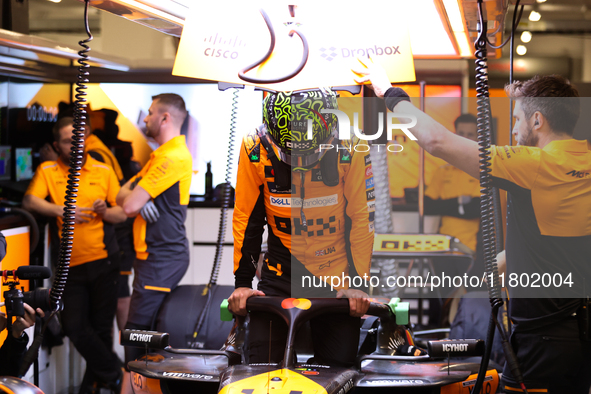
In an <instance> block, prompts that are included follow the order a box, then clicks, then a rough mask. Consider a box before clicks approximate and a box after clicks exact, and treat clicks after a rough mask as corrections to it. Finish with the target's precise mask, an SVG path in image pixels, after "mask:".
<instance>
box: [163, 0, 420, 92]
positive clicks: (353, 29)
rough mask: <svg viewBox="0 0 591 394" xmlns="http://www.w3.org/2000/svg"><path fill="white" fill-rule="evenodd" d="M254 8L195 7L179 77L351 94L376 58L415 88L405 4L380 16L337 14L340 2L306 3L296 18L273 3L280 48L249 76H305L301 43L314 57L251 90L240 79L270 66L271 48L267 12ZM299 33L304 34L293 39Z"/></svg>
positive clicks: (394, 78) (383, 6)
mask: <svg viewBox="0 0 591 394" xmlns="http://www.w3.org/2000/svg"><path fill="white" fill-rule="evenodd" d="M250 3H251V2H231V3H230V4H231V5H228V3H215V4H213V3H212V4H204V3H202V2H195V4H194V5H193V6H192V7H191V10H190V12H189V15H188V16H187V18H186V19H185V25H184V28H183V33H182V36H181V41H180V45H179V50H178V53H177V57H176V60H175V65H174V69H173V74H174V75H179V76H185V77H192V78H198V79H206V80H212V81H221V82H228V83H234V84H241V85H243V84H246V85H256V86H261V87H266V88H269V89H273V90H283V91H289V90H299V89H308V88H315V87H318V86H347V85H355V84H356V82H355V80H354V75H352V73H351V71H350V70H351V68H352V67H353V66H354V65H355V64H356V63H357V64H358V61H357V60H356V58H357V57H367V56H370V57H371V58H372V59H373V61H374V62H378V63H379V64H381V65H382V67H384V68H385V69H386V70H388V77H389V79H390V82H409V81H414V80H415V70H414V62H413V56H412V52H411V46H410V38H409V34H408V29H407V28H406V26H405V25H404V23H403V22H404V21H403V19H404V15H403V12H399V11H400V10H401V9H403V8H402V7H403V6H402V5H401V4H402V2H401V1H392V2H388V3H383V2H379V4H380V9H379V12H369V11H364V12H359V7H351V6H342V7H334V6H335V4H338V3H333V2H326V3H330V5H329V4H324V2H314V3H313V2H303V3H302V4H300V5H298V6H297V7H296V8H295V13H294V15H295V16H294V17H293V18H292V16H291V15H290V12H289V7H288V4H287V3H284V2H266V3H264V5H263V7H262V9H264V12H265V13H266V14H267V15H268V19H269V21H270V22H271V25H272V27H273V30H274V32H275V46H274V49H273V52H272V54H271V56H270V57H269V58H268V59H267V60H266V61H265V62H263V63H262V64H261V65H259V66H257V67H254V68H253V69H252V70H251V71H248V72H245V75H246V76H247V77H251V78H256V79H262V80H272V79H276V78H279V77H282V76H285V75H287V74H290V73H292V72H293V71H295V70H296V69H298V66H299V65H300V64H301V62H302V59H303V53H304V45H303V39H302V38H301V36H303V37H304V39H305V41H306V42H307V44H308V49H309V52H308V53H309V56H308V59H307V61H306V63H305V65H304V67H303V69H302V70H301V71H300V72H299V73H298V74H296V75H295V76H294V77H293V78H291V79H288V80H286V81H283V82H278V83H263V82H252V83H251V82H247V81H245V80H243V79H241V78H240V77H239V75H238V73H239V72H240V71H242V70H244V69H245V68H247V67H248V66H251V65H253V64H255V63H257V61H259V60H261V59H263V58H264V57H265V54H266V53H267V52H268V51H269V48H270V44H271V35H270V32H269V29H268V27H267V23H266V22H265V19H264V17H263V16H262V14H261V12H260V9H259V8H258V7H257V6H255V5H251V4H250ZM318 3H321V4H318ZM370 14H371V15H370ZM293 30H295V31H296V32H297V33H295V34H292V35H291V36H290V32H292V31H293Z"/></svg>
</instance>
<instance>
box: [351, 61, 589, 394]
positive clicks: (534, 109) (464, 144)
mask: <svg viewBox="0 0 591 394" xmlns="http://www.w3.org/2000/svg"><path fill="white" fill-rule="evenodd" d="M360 62H361V63H362V64H364V65H365V67H366V68H365V69H358V70H354V72H355V73H357V74H358V75H360V76H361V77H360V78H357V81H358V82H360V83H362V82H365V81H371V82H372V85H373V89H374V91H375V93H376V95H377V96H378V97H385V100H386V105H387V107H388V108H389V109H390V110H391V111H394V110H395V111H396V112H398V113H405V114H412V115H415V116H416V117H417V120H418V123H417V125H416V126H415V127H413V128H411V129H410V131H411V132H412V133H413V134H414V135H415V136H416V137H417V139H418V143H419V144H420V145H421V146H422V147H424V148H425V150H427V151H428V152H429V153H431V154H433V155H435V156H437V157H440V158H442V159H444V160H445V161H447V162H449V163H450V164H452V165H454V166H456V167H457V168H459V169H461V170H463V171H465V172H466V173H468V174H469V175H471V176H473V177H475V178H476V177H478V176H479V158H478V144H477V143H476V142H474V141H471V140H468V139H465V138H461V137H460V136H457V135H455V134H453V133H451V132H449V131H448V130H446V129H445V128H444V127H443V126H442V125H440V124H438V123H437V122H436V121H434V120H433V119H432V118H431V117H429V116H428V115H426V114H425V113H423V112H421V111H419V110H418V109H417V108H416V107H414V106H413V105H412V104H411V103H410V100H409V99H408V95H406V94H405V92H404V91H403V90H402V89H399V88H392V87H391V84H390V82H389V80H388V77H387V75H386V73H385V71H384V70H383V68H381V67H380V66H379V65H376V64H374V63H373V62H372V61H371V60H361V59H360ZM505 90H506V92H507V94H508V95H509V96H510V97H512V98H514V99H515V100H516V101H515V108H514V113H513V114H514V117H515V125H514V128H513V131H512V133H513V135H514V136H515V139H516V141H517V142H518V146H492V147H491V149H490V151H491V170H492V172H491V175H492V177H493V184H494V185H495V186H497V187H499V188H501V189H504V190H507V192H508V209H507V243H506V259H507V270H508V273H509V274H511V273H516V274H522V273H525V274H526V275H529V276H530V277H531V276H532V274H534V273H537V274H539V275H542V274H543V273H550V274H551V275H554V274H560V275H562V276H563V278H564V277H565V276H566V275H568V273H572V281H573V282H575V286H573V291H572V292H571V293H565V292H563V293H560V297H565V295H566V296H571V297H572V298H559V297H554V298H549V297H553V296H557V295H558V294H557V292H556V291H552V290H551V289H543V290H544V291H545V292H544V293H540V292H532V291H530V290H528V289H527V288H526V287H517V286H516V287H511V286H509V291H510V296H511V300H510V302H509V314H510V318H511V320H512V322H513V323H514V326H513V332H512V334H511V345H512V347H513V349H514V351H515V353H516V356H517V360H518V362H519V365H520V366H521V372H522V373H523V377H524V383H525V386H526V387H527V388H528V389H529V390H530V392H531V390H532V389H535V390H536V391H537V392H550V393H584V394H588V392H589V388H590V386H591V374H590V373H589V371H591V341H589V338H584V337H583V330H580V329H579V326H578V322H577V320H579V321H580V322H581V323H583V322H584V317H585V313H584V312H585V311H588V309H589V308H586V309H584V308H583V305H584V303H586V302H588V301H585V299H584V297H589V293H588V291H589V290H588V289H589V283H588V282H587V283H583V281H585V280H587V281H588V280H589V278H591V273H590V272H589V271H590V267H589V256H590V255H591V202H590V201H589V195H591V177H590V176H589V174H590V173H591V150H590V145H589V143H588V142H587V141H578V140H574V139H573V138H572V135H573V132H574V128H575V125H576V123H577V120H578V117H579V113H580V107H579V101H578V99H577V97H578V96H579V94H578V92H577V90H576V89H575V88H574V87H573V86H572V85H571V84H570V82H569V81H568V80H566V79H564V78H562V77H560V76H557V75H552V76H542V77H540V76H536V77H534V78H533V79H531V80H528V81H525V82H514V83H512V84H510V85H508V86H507V87H506V88H505ZM585 285H586V289H584V286H585ZM574 288H576V291H575V290H574ZM561 289H564V287H562V288H561ZM567 291H568V290H567ZM571 294H572V295H571ZM533 295H535V296H537V297H535V298H533V297H532V296H533ZM544 297H545V298H544ZM587 300H588V298H587ZM502 387H503V389H504V390H505V391H506V392H516V391H517V392H519V391H522V389H521V388H520V385H519V384H518V383H517V381H516V379H515V377H514V375H513V373H512V372H511V371H510V369H509V368H508V366H507V365H505V368H504V371H503V380H502Z"/></svg>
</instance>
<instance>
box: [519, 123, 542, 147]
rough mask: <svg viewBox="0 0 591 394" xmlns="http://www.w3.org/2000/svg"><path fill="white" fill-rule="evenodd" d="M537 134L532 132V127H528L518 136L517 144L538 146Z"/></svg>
mask: <svg viewBox="0 0 591 394" xmlns="http://www.w3.org/2000/svg"><path fill="white" fill-rule="evenodd" d="M538 140H539V138H538V136H537V135H536V134H534V132H533V127H528V129H527V132H526V133H525V134H524V135H522V136H519V139H518V140H517V145H521V146H538Z"/></svg>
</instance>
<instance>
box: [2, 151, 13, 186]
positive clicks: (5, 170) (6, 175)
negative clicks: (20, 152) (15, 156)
mask: <svg viewBox="0 0 591 394" xmlns="http://www.w3.org/2000/svg"><path fill="white" fill-rule="evenodd" d="M10 159H11V155H10V146H4V145H0V180H1V181H6V180H10V168H11V166H10Z"/></svg>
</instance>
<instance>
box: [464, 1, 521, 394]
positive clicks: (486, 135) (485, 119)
mask: <svg viewBox="0 0 591 394" xmlns="http://www.w3.org/2000/svg"><path fill="white" fill-rule="evenodd" d="M482 1H483V0H478V13H479V19H480V24H479V28H480V29H479V30H480V31H479V34H478V38H477V39H476V42H475V43H474V48H475V51H474V55H475V57H476V97H477V100H476V102H477V106H476V108H477V121H476V126H477V131H478V147H479V148H478V151H479V154H478V156H479V168H480V187H481V189H480V193H481V197H480V215H481V229H482V238H483V249H484V269H485V272H486V275H487V278H489V283H488V292H489V298H490V303H491V308H492V310H491V317H490V320H489V325H488V331H487V338H486V348H485V352H484V355H483V357H482V362H481V364H480V369H479V371H478V377H477V379H476V383H475V384H474V388H473V389H472V393H473V394H478V393H480V391H481V389H482V384H483V382H484V377H485V375H486V371H487V369H488V361H489V359H490V355H491V352H492V342H493V339H494V334H495V328H498V329H499V333H500V335H501V338H502V342H503V350H504V353H505V358H506V360H507V364H508V365H509V367H510V368H511V369H512V372H513V373H514V376H515V377H516V378H517V380H518V381H519V382H520V384H521V387H522V389H523V390H524V391H525V392H526V393H527V389H526V388H525V385H524V384H523V379H522V377H521V372H520V371H519V366H518V365H517V361H516V357H515V354H514V353H513V350H512V349H511V346H510V344H509V342H508V340H507V335H506V333H505V330H504V329H503V327H502V326H501V325H500V324H499V322H498V319H497V315H498V311H499V308H500V307H501V306H502V305H503V299H502V296H501V286H500V283H499V272H498V266H497V263H496V255H497V254H498V253H499V252H500V251H501V250H502V247H501V248H498V247H497V239H496V236H497V235H500V231H501V229H502V224H501V223H502V222H501V221H500V215H499V214H498V213H499V212H498V207H499V203H498V201H499V197H498V190H497V189H496V188H494V189H493V188H492V186H491V183H492V179H491V175H490V172H491V169H490V166H491V163H490V160H491V158H490V147H491V129H490V124H491V113H490V98H489V91H488V64H487V62H488V59H487V48H486V46H487V44H489V42H488V38H487V29H486V23H487V22H486V20H485V18H484V11H483V8H482ZM518 6H519V0H518V1H517V4H516V5H515V11H514V13H513V24H512V29H511V36H512V37H513V35H514V32H515V29H516V27H517V23H518V22H516V21H515V16H516V14H517V7H518ZM521 12H523V7H522V9H521ZM520 17H521V13H520ZM511 42H512V43H513V39H511ZM506 43H507V40H506V41H505V43H504V44H502V45H501V46H503V45H505V44H506ZM495 206H496V207H497V209H496V210H495ZM495 211H496V212H497V215H495ZM495 221H496V223H495ZM495 224H496V225H495ZM495 229H497V230H498V232H495ZM501 240H502V236H501ZM501 242H502V241H501ZM491 279H492V280H491ZM490 282H492V283H490Z"/></svg>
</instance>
